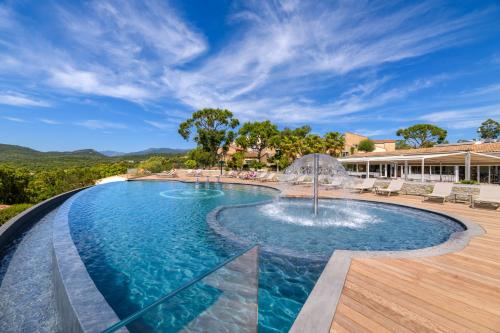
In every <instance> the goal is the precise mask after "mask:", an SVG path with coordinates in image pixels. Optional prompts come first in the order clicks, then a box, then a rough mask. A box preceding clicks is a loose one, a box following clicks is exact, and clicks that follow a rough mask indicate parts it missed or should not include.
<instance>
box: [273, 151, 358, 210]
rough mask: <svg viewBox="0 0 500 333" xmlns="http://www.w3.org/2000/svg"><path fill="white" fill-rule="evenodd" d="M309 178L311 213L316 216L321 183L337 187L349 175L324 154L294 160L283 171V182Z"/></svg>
mask: <svg viewBox="0 0 500 333" xmlns="http://www.w3.org/2000/svg"><path fill="white" fill-rule="evenodd" d="M304 176H309V177H310V180H312V184H313V195H312V198H313V213H314V215H318V193H319V186H320V184H321V183H324V184H338V185H339V187H340V186H342V185H343V184H345V183H346V182H347V181H348V180H349V178H350V177H349V175H348V174H347V171H346V170H345V169H344V167H343V166H342V164H341V163H340V162H339V161H338V160H337V159H336V158H333V157H331V156H330V155H326V154H309V155H305V156H302V157H300V158H298V159H296V160H295V161H294V162H293V163H292V164H291V165H290V166H289V167H288V168H286V169H285V176H284V178H283V180H284V181H285V182H293V181H296V180H297V179H299V178H301V177H304Z"/></svg>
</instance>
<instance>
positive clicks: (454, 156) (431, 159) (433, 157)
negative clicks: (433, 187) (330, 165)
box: [339, 151, 500, 165]
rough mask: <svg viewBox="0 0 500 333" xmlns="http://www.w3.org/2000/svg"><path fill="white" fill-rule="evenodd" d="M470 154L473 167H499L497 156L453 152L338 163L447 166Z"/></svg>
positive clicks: (360, 159) (347, 159) (499, 158)
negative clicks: (401, 163) (422, 163)
mask: <svg viewBox="0 0 500 333" xmlns="http://www.w3.org/2000/svg"><path fill="white" fill-rule="evenodd" d="M468 153H470V154H471V164H474V165H500V156H499V155H490V154H484V153H476V152H465V151H461V152H454V153H446V154H416V155H388V156H366V157H345V158H340V159H339V161H340V162H341V163H343V164H350V163H352V164H356V163H367V162H370V163H372V162H373V163H374V164H377V163H396V162H403V163H404V162H405V161H407V162H408V163H409V164H420V163H421V162H422V161H424V162H425V163H426V164H445V165H446V164H448V165H461V164H464V161H465V155H467V154H468Z"/></svg>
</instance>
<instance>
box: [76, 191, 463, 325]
mask: <svg viewBox="0 0 500 333" xmlns="http://www.w3.org/2000/svg"><path fill="white" fill-rule="evenodd" d="M276 197H277V192H276V191H274V190H270V189H267V188H263V187H255V186H244V185H230V184H224V185H221V184H204V183H200V184H188V183H181V182H120V183H112V184H106V185H102V186H97V187H93V188H91V189H88V190H85V191H83V192H81V193H79V194H78V198H77V199H76V200H75V201H74V203H73V205H72V207H71V210H70V213H69V214H70V216H69V221H70V228H71V233H72V237H73V240H74V241H75V244H76V246H77V249H78V251H79V253H80V256H81V257H82V260H83V262H84V263H85V265H86V267H87V270H88V271H89V274H90V276H91V277H92V279H93V280H94V282H95V284H96V286H97V288H98V289H99V290H100V291H101V293H102V294H103V295H104V297H105V298H106V300H107V301H108V303H109V304H110V305H111V306H112V307H113V309H114V310H115V311H116V313H117V314H118V316H119V317H120V318H124V317H126V316H128V315H131V314H132V313H134V312H136V311H137V310H139V309H141V308H143V307H145V306H146V305H149V304H150V303H152V302H153V301H155V300H156V299H158V298H159V297H160V296H163V295H165V294H167V293H169V292H171V291H172V290H174V289H176V288H178V287H179V286H181V285H182V284H183V283H185V282H187V281H190V280H191V279H193V278H195V277H197V276H199V275H200V274H202V273H203V272H206V271H208V270H210V269H211V268H212V267H214V266H216V265H217V264H219V263H221V262H223V261H224V260H225V259H227V258H229V257H230V256H233V255H235V254H237V253H239V252H240V251H241V250H242V249H243V247H246V245H247V244H243V245H242V244H241V243H242V242H241V240H243V243H255V242H257V243H259V244H261V246H262V248H263V249H264V250H265V251H263V253H262V254H261V256H260V258H259V269H260V277H259V291H258V293H259V294H258V297H259V298H258V299H259V331H260V332H286V331H288V329H289V328H290V327H291V325H292V324H293V321H294V319H295V317H296V315H297V314H298V312H299V311H300V308H301V307H302V305H303V304H304V302H305V300H306V299H307V296H308V295H309V293H310V292H311V290H312V288H313V286H314V283H315V282H316V280H317V279H318V277H319V275H320V274H321V271H322V269H323V267H324V265H325V263H326V259H328V257H329V255H330V254H331V253H332V251H333V250H334V249H336V248H357V249H410V248H418V247H425V246H430V245H435V244H437V243H440V242H442V241H444V240H446V239H447V238H448V237H449V235H450V234H451V233H452V232H454V231H458V230H461V227H460V226H459V225H458V224H456V223H454V222H451V221H450V220H448V219H445V218H442V217H440V216H438V215H435V214H428V213H424V212H421V211H416V210H411V209H406V210H405V209H404V208H396V207H392V206H388V205H372V206H370V205H367V204H361V203H357V202H350V203H349V206H348V207H347V208H346V207H345V204H343V205H344V206H337V209H331V207H333V206H332V201H325V202H322V206H323V209H322V210H321V212H322V214H323V215H322V216H320V217H319V218H318V219H314V218H312V216H310V213H309V212H310V206H309V202H307V201H304V200H297V201H293V202H291V201H287V200H281V201H280V202H277V203H273V204H264V205H257V206H254V205H252V206H247V207H239V208H229V209H226V210H223V211H222V212H221V213H220V214H219V220H218V221H217V223H219V224H220V226H221V227H222V228H223V229H224V230H228V231H230V233H231V235H232V237H229V238H227V237H225V236H222V235H221V234H220V233H217V232H214V229H212V228H211V226H209V224H207V221H206V217H207V214H208V213H209V212H211V211H212V210H214V209H215V208H216V207H218V206H221V205H224V206H230V205H236V204H252V203H259V202H263V201H268V200H271V199H276ZM292 203H293V204H292ZM337 204H338V205H340V203H339V202H337ZM328 207H330V208H328ZM340 208H342V209H343V210H342V211H343V212H344V213H339V212H340V211H341V209H340ZM336 212H337V213H336ZM347 212H352V213H356V214H354V215H355V218H352V214H347ZM408 222H410V223H408ZM422 226H424V231H423V232H420V231H419V230H420V229H421V227H422ZM398 230H401V233H399V231H398ZM388 231H391V232H389V233H388ZM395 236H397V237H395ZM394 237H395V238H394ZM235 238H237V241H235ZM192 295H193V296H192V297H193V302H188V304H191V305H186V306H184V307H183V308H182V314H183V316H172V317H171V318H167V319H166V320H165V322H164V323H161V325H162V326H161V329H162V330H163V331H176V330H178V329H180V328H182V327H183V326H184V325H185V324H186V323H187V321H189V320H191V319H192V318H193V316H196V315H197V314H198V313H200V312H201V311H203V309H205V308H206V307H207V306H209V305H210V304H212V303H213V302H215V301H216V299H217V297H218V291H217V290H216V289H211V288H209V289H207V290H200V291H199V292H196V293H192ZM196 295H198V296H200V295H203V296H204V298H203V299H201V300H200V299H195V298H196ZM205 296H206V297H205ZM228 315H231V314H230V313H229V314H228ZM186 318H187V319H186ZM146 324H147V323H146ZM140 331H141V332H147V331H154V329H153V328H152V326H148V325H145V326H143V327H141V329H140Z"/></svg>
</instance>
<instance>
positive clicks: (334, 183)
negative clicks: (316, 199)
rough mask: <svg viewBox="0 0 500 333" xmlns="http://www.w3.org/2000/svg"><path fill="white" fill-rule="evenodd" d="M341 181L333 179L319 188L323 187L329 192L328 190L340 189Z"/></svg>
mask: <svg viewBox="0 0 500 333" xmlns="http://www.w3.org/2000/svg"><path fill="white" fill-rule="evenodd" d="M342 183H343V181H342V179H338V178H337V179H333V180H332V181H331V182H329V183H323V184H321V186H324V187H325V188H326V189H327V190H330V189H336V188H340V187H342Z"/></svg>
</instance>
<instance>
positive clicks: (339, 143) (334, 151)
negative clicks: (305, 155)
mask: <svg viewBox="0 0 500 333" xmlns="http://www.w3.org/2000/svg"><path fill="white" fill-rule="evenodd" d="M324 139H325V146H326V151H327V152H328V154H330V155H331V156H335V157H339V156H340V154H342V151H343V150H344V145H345V137H344V134H341V133H339V132H328V133H326V134H325V136H324Z"/></svg>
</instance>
